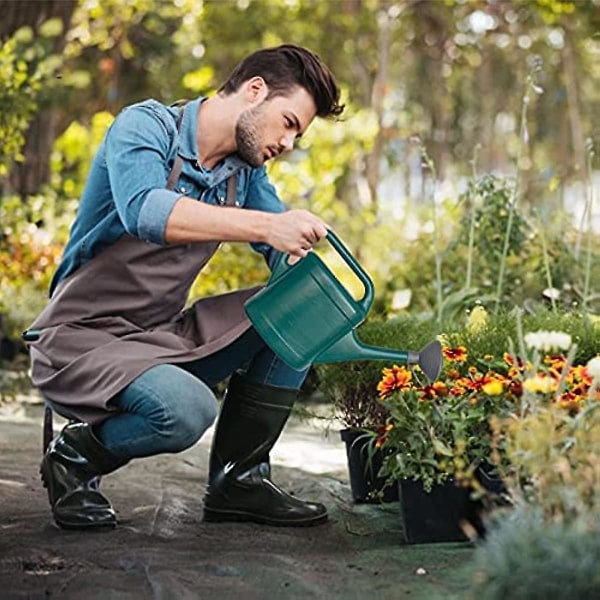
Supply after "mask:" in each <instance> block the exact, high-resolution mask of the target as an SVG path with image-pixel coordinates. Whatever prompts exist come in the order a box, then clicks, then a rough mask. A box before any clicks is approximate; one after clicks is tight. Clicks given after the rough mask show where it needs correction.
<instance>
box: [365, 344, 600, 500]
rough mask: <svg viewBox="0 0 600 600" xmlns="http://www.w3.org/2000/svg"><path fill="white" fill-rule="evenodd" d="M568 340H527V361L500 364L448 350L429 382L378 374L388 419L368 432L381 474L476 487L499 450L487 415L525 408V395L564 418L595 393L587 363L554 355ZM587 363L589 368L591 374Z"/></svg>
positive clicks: (413, 375)
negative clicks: (552, 405) (378, 452)
mask: <svg viewBox="0 0 600 600" xmlns="http://www.w3.org/2000/svg"><path fill="white" fill-rule="evenodd" d="M567 338H568V339H567ZM570 341H571V340H570V337H569V336H566V337H561V336H560V335H558V334H556V332H535V334H531V335H529V337H528V336H526V337H525V342H526V344H527V345H528V347H530V348H533V349H534V352H533V356H532V357H531V358H530V359H527V358H525V356H524V355H525V352H524V351H523V352H521V354H522V356H518V355H517V354H516V353H514V352H511V353H508V352H506V353H504V354H503V355H502V357H499V358H497V357H494V356H492V355H487V356H484V357H482V358H480V359H477V358H474V359H472V360H469V359H470V357H469V354H468V352H467V349H466V348H465V347H464V346H450V345H447V344H446V345H444V346H443V354H444V365H443V369H442V374H441V376H440V379H439V380H438V381H436V382H434V383H431V384H430V383H426V382H423V381H422V377H421V374H420V373H419V371H418V370H416V369H415V370H412V371H411V370H408V369H406V368H404V367H399V366H397V365H394V366H392V367H391V368H385V369H383V371H382V378H381V380H380V382H379V384H378V385H377V390H378V392H379V398H380V401H381V402H382V404H383V405H384V406H385V407H386V409H387V410H388V412H389V418H388V420H387V422H386V424H385V426H383V427H382V428H380V429H379V431H377V432H376V433H374V434H373V437H374V440H375V441H374V445H375V446H376V447H378V448H381V449H382V450H383V451H384V452H383V453H384V455H385V458H384V462H383V466H382V469H381V472H380V475H382V476H384V477H387V478H388V479H393V480H396V479H415V480H420V481H422V482H423V484H424V487H425V489H427V490H430V489H431V487H432V485H434V484H437V483H442V482H444V481H445V480H447V479H449V478H452V479H453V480H454V481H455V482H457V483H459V484H463V485H470V486H474V487H476V488H477V487H480V486H479V479H478V477H479V475H480V474H481V469H480V467H481V466H482V465H483V466H485V465H488V464H489V463H490V460H491V455H492V451H493V450H494V451H495V452H497V450H498V448H497V447H495V446H494V443H493V439H492V438H493V432H492V428H491V427H490V419H491V418H492V417H508V416H510V415H513V414H520V413H522V412H523V411H527V410H530V408H529V407H528V406H527V404H526V402H525V401H526V399H527V398H529V397H530V396H531V394H537V395H539V397H540V398H541V399H543V400H545V401H550V402H556V403H557V404H559V405H560V406H561V407H564V408H566V409H567V410H568V411H570V412H574V411H577V410H578V408H579V406H580V405H581V403H582V402H583V401H584V400H585V399H586V398H588V397H589V396H590V394H592V393H596V394H597V391H596V392H593V386H592V381H593V378H592V376H591V375H590V372H589V371H590V364H588V365H587V366H573V365H572V364H571V360H572V359H571V358H570V357H569V356H565V355H564V354H562V353H561V352H559V353H553V351H554V350H559V351H561V350H563V349H565V348H567V347H568V346H570ZM522 350H524V345H523V344H522ZM544 351H546V352H548V353H547V354H545V353H542V352H544ZM594 360H596V359H594ZM598 360H599V361H600V359H598ZM591 362H592V364H591V368H597V366H594V365H595V363H593V361H591ZM494 448H495V449H494Z"/></svg>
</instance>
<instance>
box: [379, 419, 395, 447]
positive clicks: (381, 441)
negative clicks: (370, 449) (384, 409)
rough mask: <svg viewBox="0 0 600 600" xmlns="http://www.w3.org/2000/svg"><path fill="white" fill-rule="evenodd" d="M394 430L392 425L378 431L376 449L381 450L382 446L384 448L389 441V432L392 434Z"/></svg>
mask: <svg viewBox="0 0 600 600" xmlns="http://www.w3.org/2000/svg"><path fill="white" fill-rule="evenodd" d="M392 429H394V426H393V425H392V424H391V423H389V424H387V425H384V426H383V427H380V428H379V430H378V431H377V433H378V437H377V440H376V441H375V448H381V446H383V444H384V443H385V441H386V440H387V434H388V432H390V431H391V430H392Z"/></svg>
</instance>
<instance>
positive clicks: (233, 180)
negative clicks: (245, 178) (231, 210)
mask: <svg viewBox="0 0 600 600" xmlns="http://www.w3.org/2000/svg"><path fill="white" fill-rule="evenodd" d="M225 206H238V203H237V173H234V174H233V175H232V176H231V177H230V178H229V179H228V180H227V197H226V198H225Z"/></svg>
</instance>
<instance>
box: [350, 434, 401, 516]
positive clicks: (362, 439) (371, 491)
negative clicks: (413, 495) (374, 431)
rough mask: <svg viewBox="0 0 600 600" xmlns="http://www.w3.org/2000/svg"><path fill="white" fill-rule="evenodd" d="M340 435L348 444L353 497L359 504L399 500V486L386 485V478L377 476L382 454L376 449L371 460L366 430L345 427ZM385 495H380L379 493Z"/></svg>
mask: <svg viewBox="0 0 600 600" xmlns="http://www.w3.org/2000/svg"><path fill="white" fill-rule="evenodd" d="M340 437H341V438H342V441H343V442H344V443H345V444H346V456H347V458H348V475H349V477H350V489H351V491H352V499H353V500H354V502H356V503H357V504H378V503H380V502H397V501H398V486H396V485H388V486H387V487H386V486H385V479H383V478H381V477H377V473H378V472H379V469H380V468H381V462H382V456H381V452H380V451H379V450H376V451H375V453H374V454H373V456H372V459H371V461H370V462H369V460H368V457H369V452H368V442H369V438H368V436H366V435H365V433H364V432H362V431H359V430H356V429H343V430H342V431H340ZM380 492H382V494H383V496H382V497H380V495H379V493H380Z"/></svg>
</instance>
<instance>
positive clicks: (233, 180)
mask: <svg viewBox="0 0 600 600" xmlns="http://www.w3.org/2000/svg"><path fill="white" fill-rule="evenodd" d="M187 102H188V101H187V100H178V101H177V102H174V103H173V104H172V105H171V106H178V107H179V115H178V116H177V133H180V132H181V123H182V121H183V112H184V110H185V105H186V104H187ZM182 168H183V159H182V158H181V156H179V154H177V156H176V157H175V162H174V163H173V167H172V169H171V172H170V173H169V177H168V178H167V189H168V190H172V189H173V188H174V187H175V184H176V183H177V180H178V179H179V176H180V175H181V169H182ZM225 205H226V206H237V173H234V174H233V175H232V176H231V177H229V178H228V179H227V197H226V198H225Z"/></svg>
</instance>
